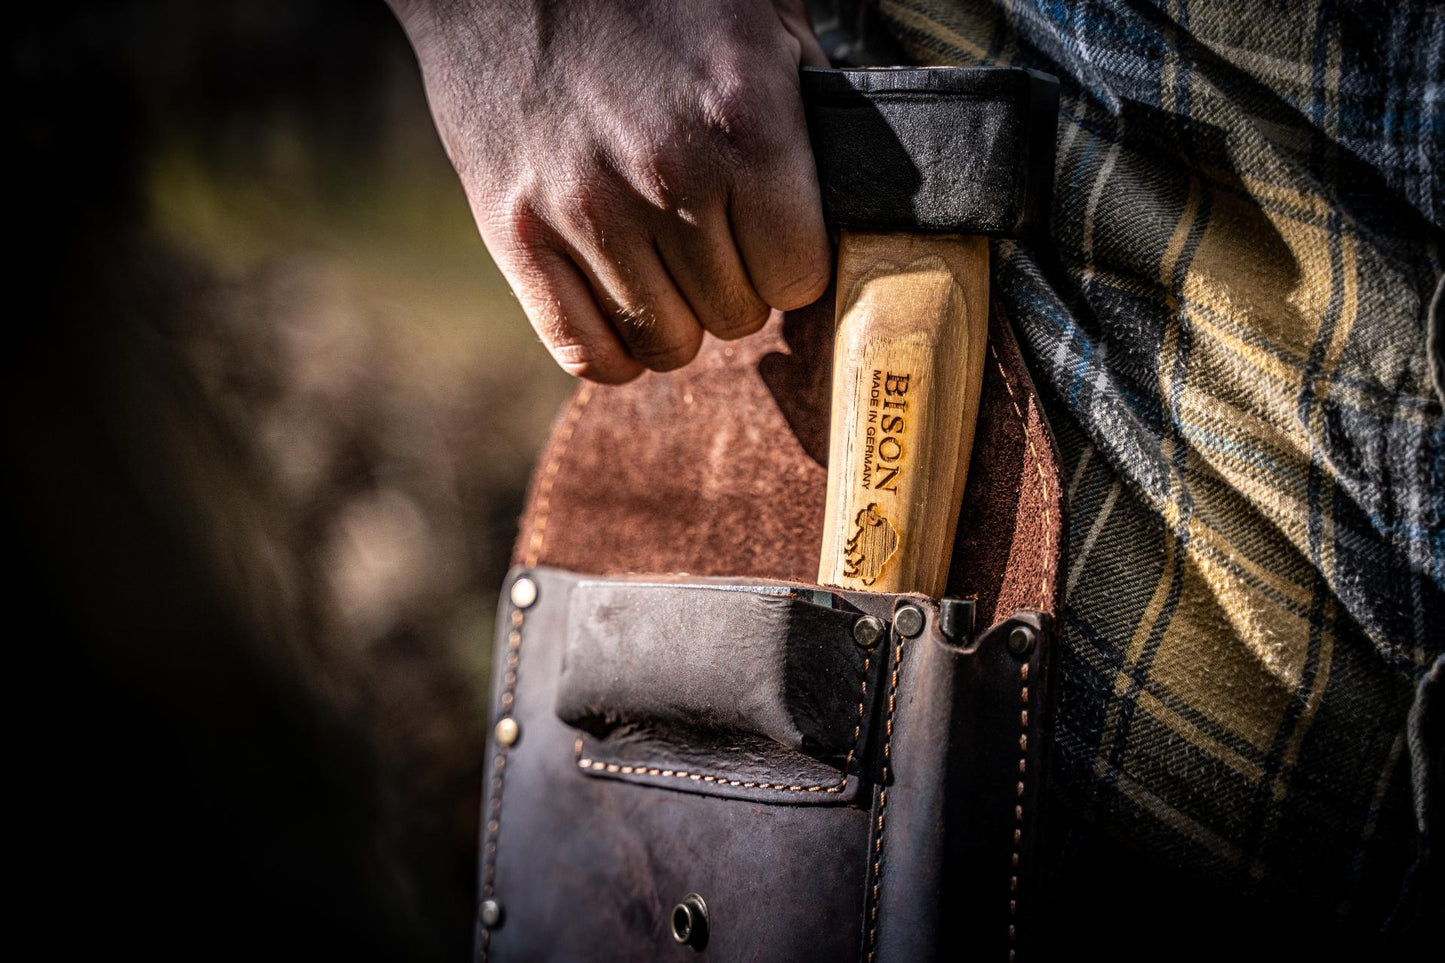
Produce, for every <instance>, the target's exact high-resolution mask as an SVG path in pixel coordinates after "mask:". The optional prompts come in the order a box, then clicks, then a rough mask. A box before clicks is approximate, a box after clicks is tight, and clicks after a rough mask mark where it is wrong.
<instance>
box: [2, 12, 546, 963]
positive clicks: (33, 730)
mask: <svg viewBox="0 0 1445 963" xmlns="http://www.w3.org/2000/svg"><path fill="white" fill-rule="evenodd" d="M8 46H9V49H8V55H7V69H8V70H9V73H10V78H9V79H10V84H9V89H10V91H11V92H12V98H11V100H10V102H9V103H8V104H7V107H6V110H7V114H8V117H7V119H8V120H9V121H10V128H11V130H12V132H13V135H14V136H15V142H16V149H15V151H14V156H13V158H12V160H13V162H14V163H13V168H12V179H11V185H12V192H11V193H12V196H13V198H14V200H13V202H12V218H13V219H12V231H13V232H14V233H13V234H12V241H13V242H14V243H15V244H16V251H15V253H14V254H13V256H12V275H11V276H12V278H13V279H14V286H13V289H12V318H13V322H12V325H11V337H10V339H9V340H10V347H9V350H8V351H7V352H6V372H5V376H4V379H3V383H4V388H5V391H6V396H5V399H4V403H3V412H4V423H3V430H4V438H3V443H4V445H5V450H6V451H7V453H8V456H9V457H8V462H9V465H10V469H9V471H7V472H6V477H5V481H6V485H7V491H6V499H5V504H6V505H7V506H8V507H9V508H10V512H11V517H10V518H9V520H8V521H9V522H10V524H9V526H8V529H9V530H10V531H11V532H12V533H13V535H14V538H13V541H12V547H13V550H14V551H15V552H16V553H17V557H18V558H20V559H22V564H21V566H20V567H19V568H20V572H21V574H20V575H19V576H18V577H17V579H16V581H15V582H14V584H13V585H12V590H13V591H15V592H16V593H17V596H16V597H17V598H21V599H23V600H25V603H26V610H27V611H29V612H30V613H31V615H30V616H27V617H26V619H23V620H22V622H24V623H25V624H32V623H31V622H30V619H31V618H32V617H34V616H37V615H38V619H37V620H36V621H35V622H34V623H33V624H34V625H35V626H36V628H35V629H33V630H30V629H27V631H26V632H25V633H24V639H25V641H24V642H22V644H20V645H18V646H17V649H18V650H19V651H20V652H21V657H20V659H19V660H18V661H17V664H16V666H15V668H14V670H13V671H15V672H16V673H17V677H19V678H21V679H24V680H25V681H26V688H27V689H28V690H29V692H28V694H29V695H31V696H32V697H34V698H35V699H36V702H37V705H41V706H44V707H45V708H44V710H43V711H42V712H40V713H39V714H28V715H27V719H28V720H29V723H30V724H29V725H28V726H27V727H26V728H25V729H23V730H22V732H23V733H24V735H23V737H22V739H21V746H20V750H19V755H18V756H17V761H16V767H17V773H16V778H17V781H18V783H19V784H20V785H21V786H22V791H21V796H22V798H23V799H24V801H25V813H26V818H27V819H28V820H29V822H28V823H26V825H28V826H30V827H32V829H33V831H32V832H30V833H28V834H27V835H28V837H29V842H30V843H31V844H34V845H33V848H34V852H32V853H30V854H29V855H30V856H31V858H30V859H29V860H24V859H23V858H22V869H21V873H22V874H23V875H24V877H25V878H26V879H27V880H28V881H29V883H30V887H29V888H30V889H31V891H32V892H33V893H35V894H37V898H38V899H39V900H40V902H41V903H43V904H44V905H45V908H46V909H47V910H48V911H50V912H53V913H54V914H57V916H58V917H59V919H60V921H62V923H63V928H62V929H60V930H51V932H52V933H53V932H59V933H62V934H65V935H64V936H63V937H62V942H67V941H68V942H74V943H76V945H91V946H97V945H101V944H103V945H104V947H105V948H106V950H107V951H108V952H114V951H115V950H116V949H120V948H135V949H143V950H145V952H147V954H148V955H149V956H151V957H161V958H167V957H172V956H175V957H182V956H184V957H186V958H196V957H204V958H222V959H226V958H232V957H235V958H241V957H243V956H244V957H248V958H254V957H255V956H256V955H257V954H263V955H265V956H266V957H270V958H276V957H280V958H283V959H285V958H293V957H316V958H325V959H332V958H341V957H347V958H351V959H356V958H378V959H418V960H429V959H437V960H442V959H460V958H464V957H465V956H466V955H468V954H469V952H470V949H469V948H470V942H471V937H472V912H473V906H474V885H475V884H474V879H473V874H474V847H475V838H476V822H477V819H476V813H477V809H478V797H479V792H480V768H481V757H482V749H483V740H484V735H485V716H486V702H487V687H488V659H489V653H490V645H491V620H492V617H493V614H494V599H495V596H496V592H497V588H498V586H499V585H500V583H501V580H502V577H503V575H504V572H505V570H506V567H507V561H508V555H509V551H510V546H511V541H512V538H513V536H514V533H515V524H516V518H517V515H518V513H519V512H520V510H521V505H522V499H523V496H524V491H525V486H526V483H527V478H528V475H529V472H530V470H531V465H532V462H533V460H534V458H535V456H536V452H537V449H538V448H539V446H540V444H541V443H542V441H543V439H544V437H545V433H546V431H547V428H548V426H549V424H550V422H551V419H552V417H553V414H554V412H555V411H556V409H557V407H558V405H559V403H560V402H561V400H562V399H563V397H564V396H565V394H566V393H567V391H568V390H569V387H570V381H569V379H568V378H567V377H566V376H565V375H563V374H562V373H561V372H560V371H558V370H557V369H556V368H555V367H554V366H553V365H552V363H551V362H550V360H549V359H548V357H547V355H546V352H545V351H544V350H543V348H542V347H541V346H540V344H539V343H538V342H537V339H536V338H535V336H534V335H533V333H532V331H531V329H530V328H529V327H528V325H527V324H526V321H525V319H524V318H523V317H522V315H521V312H520V310H519V309H518V307H517V305H516V302H515V301H514V300H513V298H512V297H511V295H510V292H509V291H508V289H507V287H506V285H505V283H504V282H503V280H502V279H501V277H500V276H499V275H498V273H497V272H496V270H495V268H494V267H493V266H492V264H491V262H490V260H489V259H488V257H487V254H486V251H485V249H484V248H483V246H482V244H481V242H480V240H479V239H478V237H477V233H476V229H475V227H474V225H473V223H472V219H471V215H470V212H469V210H468V208H467V204H466V200H465V198H464V197H463V195H462V192H461V190H460V187H459V186H458V184H457V181H456V178H455V175H454V174H453V172H452V170H451V168H450V166H449V164H448V163H447V160H446V158H445V156H444V155H443V153H442V150H441V148H440V145H439V142H438V140H437V136H436V134H435V132H434V130H433V129H432V125H431V119H430V116H429V114H428V111H427V106H426V101H425V96H424V93H423V91H422V87H421V84H420V79H419V75H418V71H417V68H416V64H415V62H414V60H413V58H412V55H411V52H410V49H409V47H408V46H407V44H406V41H405V38H404V37H403V36H402V34H401V31H400V29H399V28H398V27H397V26H396V24H395V23H394V21H393V20H392V18H391V16H390V13H389V12H388V11H387V9H386V8H385V6H384V4H382V3H381V2H380V0H377V2H374V3H354V2H345V0H301V2H292V3H288V4H258V3H245V2H241V0H226V2H220V3H210V4H187V3H179V2H154V3H139V2H125V3H81V4H74V5H67V6H60V7H52V8H49V9H46V10H44V11H42V12H39V13H28V14H25V15H23V16H22V17H21V18H20V23H19V26H18V28H17V29H16V30H15V33H14V34H13V36H12V38H11V39H10V41H9V43H8ZM96 941H100V942H99V943H97V942H96Z"/></svg>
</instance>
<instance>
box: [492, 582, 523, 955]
mask: <svg viewBox="0 0 1445 963" xmlns="http://www.w3.org/2000/svg"><path fill="white" fill-rule="evenodd" d="M526 620H527V617H526V616H525V615H524V614H523V613H522V610H521V609H515V608H514V609H513V610H512V618H511V622H512V629H511V631H509V632H508V633H507V674H506V677H505V678H506V684H505V686H504V688H503V690H502V713H503V714H504V715H505V714H509V713H510V712H511V711H512V703H513V702H515V701H516V695H517V666H518V665H519V664H520V662H521V653H522V626H523V624H525V622H526ZM493 747H494V748H495V750H496V752H495V754H494V755H493V756H492V796H491V801H490V805H489V806H488V808H487V827H486V828H487V841H486V845H485V846H484V847H483V850H482V852H483V857H482V859H483V867H482V899H491V898H492V897H493V896H494V895H496V887H495V883H496V880H497V837H498V836H499V835H500V834H501V831H502V783H503V777H505V776H506V773H507V753H508V751H509V749H508V747H507V746H504V745H500V744H498V743H493ZM491 942H492V932H491V930H489V929H486V928H485V927H484V928H483V929H482V952H481V956H482V959H484V960H485V959H486V957H487V950H488V948H489V947H490V946H491Z"/></svg>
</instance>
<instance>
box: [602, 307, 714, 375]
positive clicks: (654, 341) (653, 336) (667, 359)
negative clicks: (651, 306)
mask: <svg viewBox="0 0 1445 963" xmlns="http://www.w3.org/2000/svg"><path fill="white" fill-rule="evenodd" d="M619 325H620V327H622V329H623V340H624V341H626V342H627V346H628V349H629V350H630V351H631V352H632V356H633V357H634V358H636V359H637V360H638V361H640V362H642V364H644V365H646V366H647V367H648V368H651V369H652V370H653V371H672V370H674V369H676V368H681V367H682V366H683V365H685V364H687V363H688V362H689V361H691V360H692V359H693V358H695V357H697V352H698V349H699V348H700V347H701V346H702V337H701V335H702V332H701V331H700V330H698V329H697V328H696V326H693V329H692V330H691V331H681V330H677V329H665V328H664V327H663V326H662V325H661V324H659V323H658V322H657V320H656V318H655V317H652V316H651V315H649V316H647V318H646V319H645V320H644V319H641V318H639V317H637V316H636V315H633V316H631V317H630V318H629V319H625V320H621V321H620V322H619Z"/></svg>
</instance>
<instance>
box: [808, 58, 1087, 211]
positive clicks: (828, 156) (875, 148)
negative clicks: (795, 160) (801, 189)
mask: <svg viewBox="0 0 1445 963" xmlns="http://www.w3.org/2000/svg"><path fill="white" fill-rule="evenodd" d="M803 108H804V110H805V112H806V113H807V116H808V133H809V136H810V137H811V139H812V142H813V155H814V157H815V158H816V160H817V164H818V182H819V186H820V187H821V189H822V193H823V216H824V217H825V218H826V219H827V221H828V224H829V225H830V226H832V227H835V228H839V227H846V228H852V229H855V230H873V231H942V232H947V233H950V234H989V235H994V236H997V237H1018V236H1020V235H1026V234H1031V233H1042V232H1043V231H1044V230H1045V228H1046V226H1047V224H1048V215H1049V203H1050V192H1051V190H1052V187H1053V179H1054V129H1055V125H1056V124H1057V117H1058V110H1059V82H1058V80H1057V79H1055V78H1053V77H1050V76H1049V75H1047V74H1041V73H1038V72H1036V71H1032V70H1023V69H1019V68H1014V67H916V68H915V67H886V68H881V69H867V70H825V69H821V68H816V67H805V68H803Z"/></svg>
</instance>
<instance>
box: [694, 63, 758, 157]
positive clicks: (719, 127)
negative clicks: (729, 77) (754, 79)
mask: <svg viewBox="0 0 1445 963" xmlns="http://www.w3.org/2000/svg"><path fill="white" fill-rule="evenodd" d="M754 93H755V92H754V91H752V90H751V89H750V88H749V86H748V85H747V84H745V83H743V82H742V81H740V80H735V81H732V82H728V81H726V80H725V79H720V81H719V82H716V83H713V84H710V85H708V87H706V88H705V89H704V90H703V91H702V92H701V93H700V94H699V97H698V108H699V112H700V114H701V118H702V124H703V127H704V129H706V130H708V131H710V132H711V133H712V134H713V135H714V136H715V137H716V138H718V139H720V140H721V141H722V142H723V143H724V144H726V145H727V146H728V147H729V149H730V150H731V151H732V153H734V154H736V155H739V156H742V157H753V156H756V155H758V154H759V153H761V152H762V151H763V149H764V148H765V146H766V144H767V137H766V133H767V130H768V126H767V124H766V123H765V117H764V112H763V110H762V109H761V106H762V105H760V104H759V103H758V102H757V97H756V96H754Z"/></svg>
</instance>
